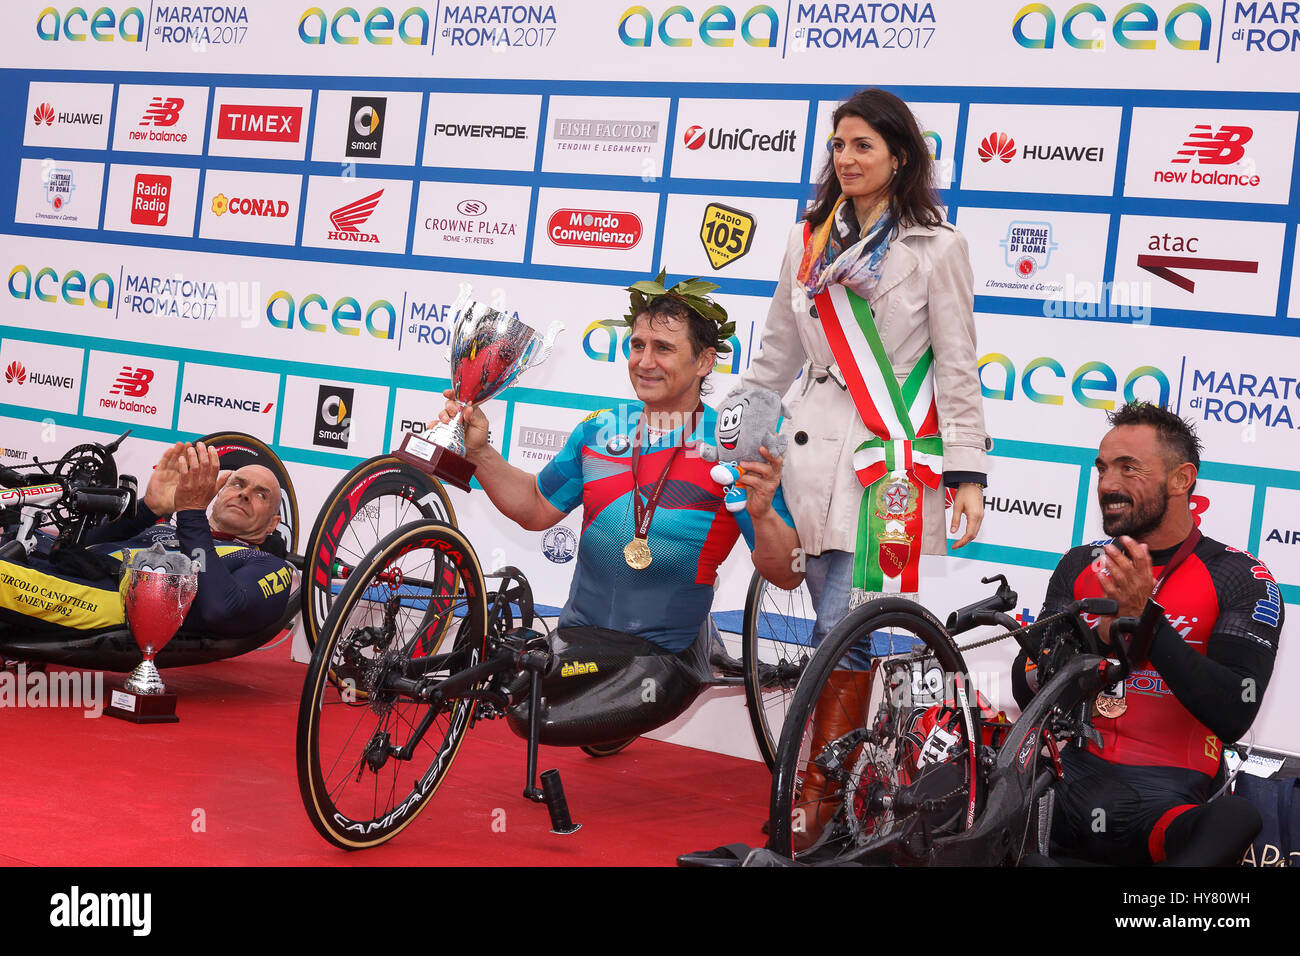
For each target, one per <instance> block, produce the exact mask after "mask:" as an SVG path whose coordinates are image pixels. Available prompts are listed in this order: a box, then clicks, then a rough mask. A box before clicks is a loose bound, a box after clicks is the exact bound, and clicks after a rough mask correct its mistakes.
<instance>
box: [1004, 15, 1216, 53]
mask: <svg viewBox="0 0 1300 956" xmlns="http://www.w3.org/2000/svg"><path fill="white" fill-rule="evenodd" d="M1106 22H1107V14H1106V11H1105V10H1103V9H1102V8H1101V7H1100V6H1099V5H1098V4H1095V3H1077V4H1074V5H1073V6H1071V7H1070V8H1069V9H1068V10H1067V11H1066V12H1065V18H1064V19H1063V20H1061V31H1060V35H1061V39H1063V40H1064V41H1065V42H1066V44H1067V45H1069V46H1071V47H1073V48H1074V49H1076V50H1102V49H1105V46H1106V41H1105V40H1104V39H1103V36H1102V34H1103V33H1104V28H1105V24H1106ZM1056 23H1057V21H1056V12H1055V11H1054V10H1053V9H1052V8H1051V7H1049V6H1048V5H1047V4H1045V3H1030V4H1026V5H1025V6H1023V7H1021V8H1020V10H1019V11H1017V13H1016V16H1015V19H1014V20H1013V21H1012V23H1011V35H1012V37H1014V38H1015V41H1016V43H1018V44H1020V45H1021V46H1022V47H1024V48H1025V49H1026V50H1051V49H1053V48H1054V47H1055V45H1056V35H1057V31H1056ZM1163 32H1164V37H1165V42H1167V43H1168V44H1169V45H1170V46H1171V47H1173V48H1174V49H1175V50H1185V51H1196V52H1200V51H1204V50H1208V49H1209V48H1210V33H1211V28H1210V13H1209V11H1208V10H1206V9H1205V7H1203V6H1201V5H1200V4H1199V3H1181V4H1179V5H1178V6H1176V7H1174V8H1173V9H1172V10H1170V11H1169V15H1168V16H1167V17H1165V21H1164V31H1163ZM1110 33H1111V36H1113V37H1114V38H1115V42H1116V43H1118V44H1119V46H1120V47H1121V48H1123V49H1125V50H1154V49H1155V48H1156V38H1157V37H1158V36H1159V34H1160V33H1161V29H1160V18H1159V16H1157V15H1156V12H1155V10H1153V9H1152V8H1151V5H1150V4H1146V3H1130V4H1126V5H1125V6H1124V7H1122V8H1121V9H1120V11H1119V12H1118V13H1117V14H1116V15H1115V19H1114V21H1113V22H1112V23H1111V28H1110Z"/></svg>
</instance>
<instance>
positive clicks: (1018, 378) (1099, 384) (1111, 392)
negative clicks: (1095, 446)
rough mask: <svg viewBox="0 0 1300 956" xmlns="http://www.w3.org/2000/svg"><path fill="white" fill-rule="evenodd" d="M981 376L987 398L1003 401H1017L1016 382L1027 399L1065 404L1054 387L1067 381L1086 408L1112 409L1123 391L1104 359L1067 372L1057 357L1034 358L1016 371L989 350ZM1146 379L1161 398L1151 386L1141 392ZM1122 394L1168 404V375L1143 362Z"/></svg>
mask: <svg viewBox="0 0 1300 956" xmlns="http://www.w3.org/2000/svg"><path fill="white" fill-rule="evenodd" d="M979 377H980V391H981V392H982V393H983V395H984V397H985V398H991V399H994V400H996V401H1002V402H1010V401H1014V400H1015V398H1016V383H1017V382H1019V384H1020V391H1021V392H1022V393H1023V394H1024V396H1025V398H1027V399H1029V400H1030V401H1031V402H1037V403H1038V404H1039V405H1064V404H1065V395H1064V394H1063V393H1061V392H1056V391H1052V387H1053V385H1054V384H1055V385H1057V387H1060V386H1062V385H1063V384H1064V382H1065V381H1066V380H1068V381H1069V383H1070V396H1071V397H1072V398H1073V399H1074V400H1075V401H1076V402H1077V403H1078V404H1080V405H1082V406H1083V407H1084V408H1098V409H1103V410H1105V411H1110V410H1111V409H1113V408H1114V407H1115V405H1116V397H1117V395H1118V394H1119V392H1120V386H1119V376H1118V375H1116V374H1115V370H1114V369H1113V368H1111V367H1110V366H1109V365H1107V364H1106V363H1105V362H1084V363H1083V364H1082V365H1080V366H1079V367H1078V368H1077V369H1075V370H1074V372H1073V374H1067V373H1066V371H1065V366H1063V365H1062V364H1061V363H1060V362H1058V361H1057V360H1056V359H1054V358H1050V357H1048V356H1041V357H1039V358H1036V359H1031V360H1030V361H1029V362H1028V363H1026V365H1025V367H1024V370H1023V371H1022V372H1020V373H1019V374H1017V372H1016V366H1015V363H1013V362H1012V361H1011V359H1010V358H1008V357H1007V356H1005V355H1003V354H1002V353H1001V352H990V353H988V354H987V355H984V356H982V357H981V358H980V360H979ZM1143 379H1150V380H1151V381H1152V382H1154V383H1155V385H1156V386H1157V387H1158V389H1159V395H1158V397H1156V396H1152V395H1151V394H1150V391H1151V389H1150V388H1143V389H1142V392H1143V394H1142V395H1139V394H1138V388H1137V385H1138V383H1139V382H1140V381H1142V380H1143ZM1123 396H1124V401H1125V402H1131V401H1135V400H1137V399H1139V398H1140V399H1142V400H1144V401H1148V402H1155V403H1156V404H1159V405H1165V406H1167V405H1168V404H1169V376H1167V375H1166V374H1165V373H1164V372H1163V371H1161V370H1160V369H1158V368H1156V367H1155V366H1154V365H1140V366H1138V367H1137V368H1135V369H1133V371H1131V372H1129V373H1128V375H1127V376H1126V377H1125V379H1124V386H1123Z"/></svg>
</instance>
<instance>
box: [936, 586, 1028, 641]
mask: <svg viewBox="0 0 1300 956" xmlns="http://www.w3.org/2000/svg"><path fill="white" fill-rule="evenodd" d="M980 581H981V583H983V584H992V583H993V582H994V581H1000V582H1001V584H999V585H998V589H997V591H996V592H995V593H994V594H993V595H992V596H991V597H986V598H984V599H983V600H980V601H976V602H975V603H974V604H967V605H966V606H965V607H962V608H958V609H957V610H955V611H953V612H952V613H951V614H949V615H948V621H947V623H946V625H945V626H946V627H947V628H948V633H949V634H960V633H962V632H963V631H969V630H970V629H971V628H973V627H979V626H980V625H981V624H998V625H1002V626H1004V627H1005V626H1006V621H1003V620H999V619H997V618H995V617H991V616H990V615H992V614H996V613H998V612H1002V611H1010V610H1011V609H1012V608H1013V607H1015V606H1016V603H1017V602H1018V601H1019V600H1020V596H1019V595H1018V594H1016V592H1015V591H1013V590H1011V585H1009V584H1008V583H1007V579H1006V576H1005V575H1002V574H995V575H993V576H992V577H988V578H981V579H980ZM1007 620H1011V619H1010V618H1007ZM1011 627H1012V629H1013V630H1014V629H1015V628H1017V627H1019V625H1018V624H1016V622H1015V621H1013V620H1012V621H1011Z"/></svg>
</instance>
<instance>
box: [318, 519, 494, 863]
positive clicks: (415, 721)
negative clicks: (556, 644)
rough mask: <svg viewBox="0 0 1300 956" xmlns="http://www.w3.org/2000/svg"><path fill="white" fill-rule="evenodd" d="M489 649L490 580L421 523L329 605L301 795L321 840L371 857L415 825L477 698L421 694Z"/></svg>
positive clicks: (469, 556) (393, 539) (367, 562)
mask: <svg viewBox="0 0 1300 956" xmlns="http://www.w3.org/2000/svg"><path fill="white" fill-rule="evenodd" d="M486 650H487V603H486V589H485V587H484V582H483V572H482V569H481V567H480V565H479V561H478V557H477V556H476V555H475V553H474V549H473V548H472V547H471V546H470V544H469V542H468V541H467V540H466V539H465V537H464V535H462V534H461V533H460V532H459V531H458V530H456V529H455V528H453V527H451V526H450V525H444V524H441V523H439V522H436V521H420V522H416V523H414V524H411V525H408V526H406V527H404V528H398V529H397V530H395V531H393V532H392V533H390V534H388V535H386V536H385V537H384V538H383V540H382V541H380V542H379V545H378V546H377V547H376V548H375V549H374V550H373V551H372V552H371V553H370V554H368V555H366V556H365V558H364V560H363V561H362V562H360V564H359V565H358V567H357V569H356V573H355V574H353V575H351V576H350V577H349V579H348V582H347V584H346V585H345V586H344V588H343V591H342V592H341V593H340V594H339V597H338V600H337V601H335V602H334V604H333V606H332V607H331V608H330V613H329V617H328V618H327V619H326V621H325V626H324V628H323V629H322V632H321V640H319V641H318V642H317V643H316V647H315V649H314V650H313V652H312V657H311V663H310V664H309V665H308V668H307V678H306V682H305V683H304V685H303V692H302V699H301V701H300V703H299V706H298V732H297V733H298V736H297V766H298V789H299V792H300V794H301V796H302V801H303V806H304V807H306V809H307V815H308V817H309V818H310V819H311V822H312V825H313V826H314V827H315V828H316V830H317V832H318V833H320V835H321V836H322V837H324V838H325V839H326V840H328V841H329V842H330V843H332V844H334V845H335V846H338V847H342V848H344V849H348V850H357V849H364V848H366V847H371V846H377V845H379V844H381V843H384V842H386V841H387V840H390V839H392V838H393V837H394V836H396V835H397V834H398V833H400V832H401V831H402V830H403V829H404V828H405V827H407V826H408V825H409V824H410V823H411V822H412V821H413V820H414V819H415V817H416V816H417V815H418V814H419V812H420V810H421V809H422V808H423V807H424V806H425V804H426V803H428V801H429V798H430V797H432V796H433V794H434V792H435V791H436V790H437V788H438V786H439V784H441V782H442V781H443V779H444V778H445V777H446V774H447V771H448V770H449V769H450V767H451V763H452V760H453V759H454V758H455V756H456V753H457V751H458V750H459V749H460V745H461V742H462V740H463V739H464V737H465V733H466V731H467V730H468V729H469V725H470V723H471V721H472V719H473V716H474V708H475V701H474V700H472V699H466V698H465V697H462V696H457V695H454V694H453V695H449V697H448V699H447V700H444V701H441V702H439V703H429V702H428V700H427V697H422V696H421V695H420V694H418V693H417V692H416V691H415V690H413V688H414V687H415V686H416V683H417V682H418V681H419V680H420V679H421V678H431V679H434V680H441V679H445V678H447V677H450V676H451V675H453V674H456V673H459V672H460V671H463V670H464V669H465V668H468V667H470V666H472V665H474V664H476V663H478V662H480V661H482V660H483V656H484V654H485V653H486ZM485 684H486V680H484V681H482V682H479V683H476V684H474V685H473V686H472V687H470V688H466V689H465V690H470V691H472V690H477V689H481V688H482V687H483V686H484V685H485ZM422 722H423V723H422ZM424 724H427V732H424V733H420V732H419V729H418V728H420V727H421V726H424Z"/></svg>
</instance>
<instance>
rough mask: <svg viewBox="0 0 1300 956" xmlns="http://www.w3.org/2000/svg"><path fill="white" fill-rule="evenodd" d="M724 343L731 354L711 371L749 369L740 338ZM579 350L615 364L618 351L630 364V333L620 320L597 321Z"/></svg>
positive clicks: (588, 329)
mask: <svg viewBox="0 0 1300 956" xmlns="http://www.w3.org/2000/svg"><path fill="white" fill-rule="evenodd" d="M727 341H728V342H729V343H730V344H731V352H730V353H729V354H728V355H726V356H725V357H724V360H723V361H720V362H718V364H717V365H715V366H713V370H714V371H715V372H719V373H721V374H723V375H739V374H740V373H741V372H743V371H744V370H745V369H746V368H747V367H748V365H747V364H744V365H742V364H741V358H740V353H741V346H740V339H739V338H738V337H737V336H734V335H733V336H732V337H731V338H729V339H727ZM582 351H583V352H585V353H586V354H587V358H589V359H591V360H592V361H594V362H613V361H616V360H617V359H618V356H619V353H620V352H621V353H622V356H623V360H624V361H631V359H632V330H631V329H630V328H628V327H627V324H626V323H625V322H624V321H623V320H622V319H597V320H596V321H595V322H592V323H591V325H589V326H587V329H586V331H585V332H583V333H582Z"/></svg>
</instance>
